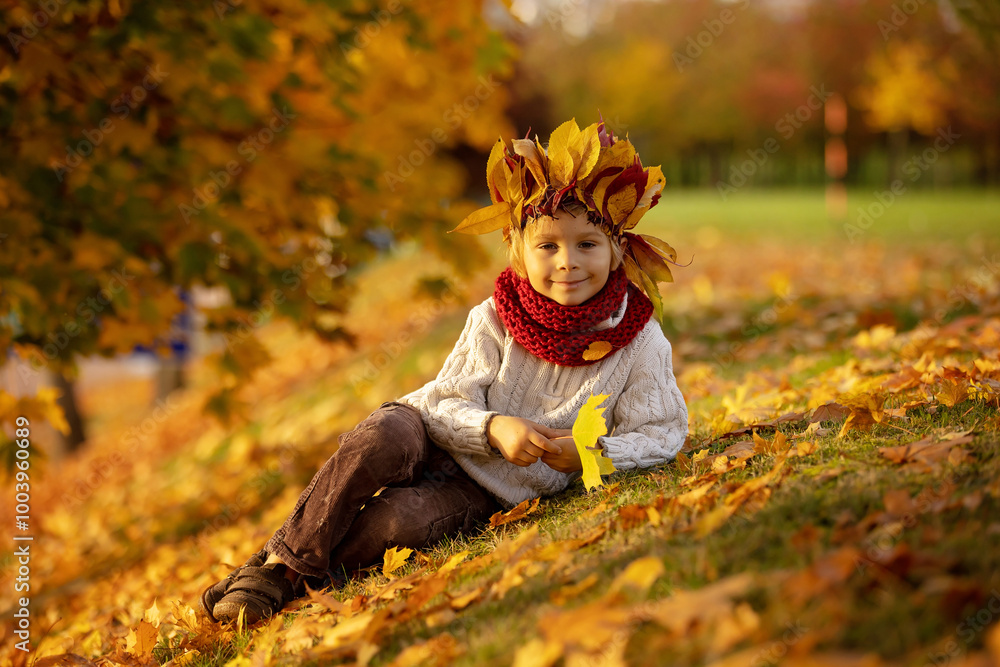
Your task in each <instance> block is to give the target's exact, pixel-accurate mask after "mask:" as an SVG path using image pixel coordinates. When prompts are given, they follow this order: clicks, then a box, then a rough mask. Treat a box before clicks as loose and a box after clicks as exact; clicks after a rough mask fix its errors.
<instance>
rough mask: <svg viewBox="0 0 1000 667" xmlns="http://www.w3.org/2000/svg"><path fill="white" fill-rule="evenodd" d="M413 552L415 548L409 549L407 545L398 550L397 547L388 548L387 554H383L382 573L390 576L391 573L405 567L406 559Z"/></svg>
mask: <svg viewBox="0 0 1000 667" xmlns="http://www.w3.org/2000/svg"><path fill="white" fill-rule="evenodd" d="M412 553H413V549H407V548H406V547H403V548H402V549H398V550H397V549H396V547H392V548H391V549H386V550H385V555H383V556H382V574H384V575H385V576H387V577H388V576H389V575H390V574H392V573H393V572H395V571H396V570H398V569H399V568H401V567H403V563H405V562H406V559H407V558H409V557H410V554H412Z"/></svg>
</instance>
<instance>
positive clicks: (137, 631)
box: [125, 619, 160, 658]
mask: <svg viewBox="0 0 1000 667" xmlns="http://www.w3.org/2000/svg"><path fill="white" fill-rule="evenodd" d="M159 634H160V633H159V631H158V630H157V629H156V626H154V625H153V624H152V623H149V622H148V621H146V619H142V620H141V621H139V625H137V626H136V627H135V628H133V629H131V630H129V633H128V636H127V637H126V639H125V650H126V651H127V652H129V653H131V654H132V655H134V656H136V657H139V658H148V657H150V656H151V655H152V653H153V648H154V647H155V646H156V642H157V639H158V638H159Z"/></svg>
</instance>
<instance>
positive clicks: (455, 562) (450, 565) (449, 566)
mask: <svg viewBox="0 0 1000 667" xmlns="http://www.w3.org/2000/svg"><path fill="white" fill-rule="evenodd" d="M468 555H469V552H468V550H463V551H459V552H458V553H457V554H454V555H453V556H452V557H451V558H449V559H448V560H446V561H445V562H444V565H442V566H441V567H439V568H438V573H439V574H448V573H449V572H451V571H452V570H454V569H455V568H456V567H458V566H459V565H460V564H461V563H462V561H463V560H465V557H466V556H468Z"/></svg>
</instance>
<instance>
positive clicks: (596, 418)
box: [573, 394, 615, 491]
mask: <svg viewBox="0 0 1000 667" xmlns="http://www.w3.org/2000/svg"><path fill="white" fill-rule="evenodd" d="M607 397H608V395H607V394H598V395H597V396H591V397H590V398H588V399H587V402H586V403H584V405H583V407H582V408H580V412H579V413H578V414H577V416H576V421H574V422H573V441H574V442H575V443H576V449H577V451H578V452H579V453H580V463H581V464H583V484H584V486H586V487H587V490H588V491H589V490H591V489H595V488H597V487H599V486H601V485H602V484H601V475H610V474H611V473H613V472H614V471H615V466H614V464H613V463H612V462H611V459H609V458H607V457H605V456H604V455H602V454H601V450H600V448H596V447H597V439H598V438H600V437H601V436H602V435H605V434H607V432H608V426H607V424H605V423H604V408H598V407H597V406H599V405H600V404H601V403H603V402H604V400H605V399H607ZM595 448H596V449H595Z"/></svg>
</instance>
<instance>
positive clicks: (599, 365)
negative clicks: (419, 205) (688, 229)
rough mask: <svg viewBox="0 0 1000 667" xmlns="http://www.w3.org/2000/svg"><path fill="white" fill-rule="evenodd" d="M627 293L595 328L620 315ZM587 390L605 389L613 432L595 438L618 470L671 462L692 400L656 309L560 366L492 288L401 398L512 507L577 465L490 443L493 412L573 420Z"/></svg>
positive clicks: (561, 483) (568, 424)
mask: <svg viewBox="0 0 1000 667" xmlns="http://www.w3.org/2000/svg"><path fill="white" fill-rule="evenodd" d="M626 301H627V299H626V300H624V301H623V302H622V305H621V306H620V307H619V309H618V310H617V311H616V312H615V313H614V314H613V315H612V316H611V317H610V318H608V319H607V320H605V321H604V322H602V323H601V324H599V325H598V326H597V327H595V328H596V329H606V328H608V327H611V326H615V325H616V324H617V323H618V322H620V321H621V319H622V317H623V316H624V314H625V306H626ZM591 394H609V398H608V399H606V400H605V401H604V403H602V404H601V405H602V407H605V408H606V409H605V411H604V416H605V419H606V420H607V422H608V432H609V433H610V434H611V435H607V436H604V437H602V438H601V439H600V441H599V442H600V444H601V445H602V446H603V448H604V455H605V456H607V457H609V458H610V459H611V460H612V461H613V462H614V464H615V468H617V469H618V470H627V469H629V468H636V467H639V468H644V467H648V466H653V465H657V464H659V463H664V462H667V461H670V460H671V459H673V458H674V456H675V455H676V454H677V452H678V451H679V450H680V448H681V447H682V446H683V444H684V439H685V437H686V436H687V432H688V424H687V406H686V405H685V404H684V397H683V396H681V392H680V389H678V387H677V382H676V380H675V379H674V373H673V367H672V363H671V353H670V343H669V342H668V341H667V339H666V337H664V335H663V331H662V330H661V329H660V326H659V324H658V323H657V321H656V320H655V319H652V318H651V319H650V321H649V322H647V323H646V326H645V327H644V328H643V329H642V331H640V332H639V334H638V335H637V336H636V337H635V338H634V339H633V340H632V342H631V343H629V344H628V345H627V346H625V347H623V348H622V349H620V350H618V351H617V352H615V353H613V354H609V355H608V356H607V357H605V358H604V359H601V360H600V361H598V362H596V363H594V364H591V365H589V366H576V367H570V366H558V365H556V364H553V363H551V362H548V361H545V360H543V359H540V358H538V357H536V356H534V355H533V354H531V353H530V352H528V351H527V350H526V349H524V347H522V346H521V345H520V344H519V343H517V342H515V341H514V338H513V337H512V336H511V335H510V333H508V332H507V329H506V328H505V327H504V325H503V322H502V321H501V320H500V316H499V315H498V314H497V311H496V308H495V307H494V305H493V298H492V297H490V298H489V299H487V300H486V301H484V302H483V303H481V304H479V305H478V306H476V307H475V308H473V309H472V311H471V312H470V313H469V318H468V320H467V321H466V323H465V329H464V330H463V331H462V335H461V336H460V337H459V339H458V342H457V343H456V344H455V349H454V350H452V352H451V354H450V355H448V358H447V359H446V360H445V362H444V367H443V368H442V369H441V372H440V373H438V376H437V378H436V379H434V380H432V381H430V382H428V383H427V384H426V385H424V386H423V387H421V388H420V389H418V390H416V391H414V392H412V393H410V394H407V395H406V396H403V397H402V398H399V399H398V402H400V403H405V404H407V405H411V406H413V407H415V408H417V409H418V410H420V413H421V415H422V416H423V420H424V424H425V425H426V426H427V432H428V434H429V435H430V437H431V439H432V440H434V442H436V443H437V444H438V445H439V446H440V447H441V448H443V449H445V450H447V451H448V452H449V453H451V454H452V456H453V457H454V458H455V461H456V462H457V463H458V464H459V465H460V466H461V467H462V469H463V470H465V471H466V472H467V473H468V474H469V476H471V477H472V478H473V479H474V480H476V482H478V483H479V484H480V485H481V486H482V487H483V488H485V489H486V490H487V491H489V492H490V493H491V494H493V495H494V496H495V497H496V498H497V499H498V500H499V501H500V502H501V503H503V504H504V505H505V506H507V507H512V506H514V505H516V504H517V503H519V502H521V501H523V500H527V499H529V498H534V497H537V496H547V495H552V494H554V493H558V492H560V491H562V490H563V489H565V488H566V487H567V486H568V485H569V483H570V482H571V481H572V480H573V479H575V478H576V477H578V476H579V473H571V474H567V473H561V472H558V471H556V470H553V469H552V468H549V467H548V466H547V465H545V464H544V463H542V462H541V461H536V462H535V463H534V464H532V465H530V466H527V467H520V466H516V465H514V464H512V463H510V462H508V461H507V460H505V459H504V458H503V456H502V455H501V454H500V452H498V451H497V450H495V449H493V448H492V447H490V445H489V443H488V441H487V438H486V423H487V421H488V420H489V419H490V417H491V416H493V415H497V414H501V415H510V416H514V417H521V418H524V419H530V420H531V421H534V422H537V423H539V424H542V425H544V426H548V427H550V428H572V427H573V421H574V420H575V419H576V414H577V412H578V411H579V410H580V408H581V407H582V406H583V404H584V403H585V402H586V400H587V399H588V398H589V397H590V396H591Z"/></svg>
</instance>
